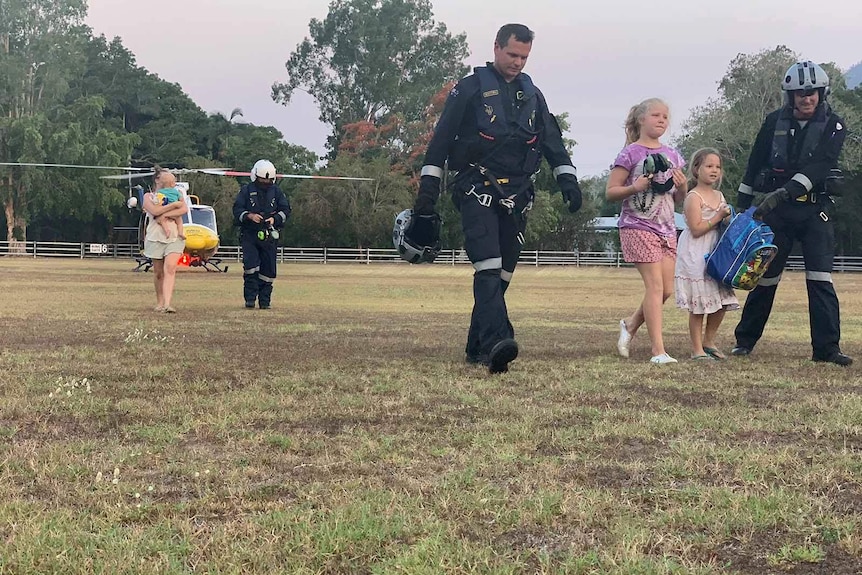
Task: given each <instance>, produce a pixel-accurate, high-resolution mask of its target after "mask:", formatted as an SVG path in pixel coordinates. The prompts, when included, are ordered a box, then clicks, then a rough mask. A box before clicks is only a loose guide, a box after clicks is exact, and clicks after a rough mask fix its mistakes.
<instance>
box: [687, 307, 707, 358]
mask: <svg viewBox="0 0 862 575" xmlns="http://www.w3.org/2000/svg"><path fill="white" fill-rule="evenodd" d="M688 335H689V336H690V337H691V357H700V356H703V355H706V352H705V351H703V344H704V341H703V314H702V313H690V314H688Z"/></svg>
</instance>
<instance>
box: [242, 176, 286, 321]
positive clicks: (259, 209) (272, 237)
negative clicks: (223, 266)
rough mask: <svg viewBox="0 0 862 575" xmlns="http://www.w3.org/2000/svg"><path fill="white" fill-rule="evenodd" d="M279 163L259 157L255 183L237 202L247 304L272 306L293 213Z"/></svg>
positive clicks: (249, 186)
mask: <svg viewBox="0 0 862 575" xmlns="http://www.w3.org/2000/svg"><path fill="white" fill-rule="evenodd" d="M275 177H276V171H275V166H273V165H272V162H270V161H269V160H258V161H257V162H255V164H254V167H253V168H252V169H251V183H249V184H246V185H244V186H243V187H242V189H240V191H239V194H237V196H236V200H235V201H234V203H233V217H234V222H235V223H236V224H237V225H238V226H240V243H241V245H242V268H243V290H242V291H243V297H244V298H245V307H247V308H253V307H254V305H255V302H256V301H257V302H258V303H259V304H260V309H269V306H270V305H271V304H272V282H273V281H275V267H276V260H277V258H278V238H279V234H280V230H281V229H283V228H284V224H285V222H286V221H287V218H288V217H289V216H290V203H289V202H288V201H287V196H285V195H284V192H282V191H281V190H280V189H279V188H278V186H276V185H275Z"/></svg>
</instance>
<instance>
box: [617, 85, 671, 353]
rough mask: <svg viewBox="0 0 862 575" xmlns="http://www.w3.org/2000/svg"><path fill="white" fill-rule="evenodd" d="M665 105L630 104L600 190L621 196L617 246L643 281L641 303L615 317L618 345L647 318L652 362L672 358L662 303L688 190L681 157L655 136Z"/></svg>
mask: <svg viewBox="0 0 862 575" xmlns="http://www.w3.org/2000/svg"><path fill="white" fill-rule="evenodd" d="M669 115H670V114H669V112H668V107H667V104H665V103H664V102H663V101H661V100H659V99H658V98H650V99H649V100H644V101H643V102H641V103H640V104H638V105H636V106H633V107H632V109H631V110H630V111H629V115H628V117H627V118H626V124H625V128H626V147H625V148H623V150H622V152H620V154H619V155H618V156H617V158H616V160H614V165H613V167H612V169H611V173H610V177H609V178H608V186H607V190H606V192H605V195H606V197H607V198H608V200H611V201H622V209H621V210H620V219H619V228H620V246H621V247H622V252H623V257H624V258H625V261H627V262H629V263H633V264H635V267H636V268H637V270H638V272H640V274H641V278H642V279H643V282H644V297H643V301H642V302H641V305H640V306H638V308H637V309H636V310H635V311H634V313H632V314H631V315H630V316H629V317H627V318H625V319H622V320H620V335H619V340H618V341H617V349H618V351H619V353H620V355H622V356H623V357H628V356H629V346H630V344H631V340H632V338H633V337H634V336H635V333H637V330H638V328H639V327H640V326H641V325H643V324H644V323H646V325H647V331H649V337H650V344H651V346H652V357H651V358H650V362H652V363H656V364H666V363H676V360H675V359H674V358H672V357H671V356H670V355H668V354H667V352H666V351H665V349H664V339H663V338H662V333H661V331H662V304H664V302H665V300H667V298H669V297H670V296H671V294H672V293H673V273H674V266H675V264H676V226H675V225H674V204H675V202H680V201H682V199H683V198H684V197H685V194H686V192H687V191H688V184H687V182H686V176H685V173H684V172H683V167H684V166H685V160H684V159H683V158H682V156H681V155H680V153H679V152H678V151H676V150H675V149H673V148H671V147H669V146H666V145H664V144H662V143H661V142H660V141H659V138H661V137H662V136H663V135H664V133H665V131H666V130H667V128H668V123H669Z"/></svg>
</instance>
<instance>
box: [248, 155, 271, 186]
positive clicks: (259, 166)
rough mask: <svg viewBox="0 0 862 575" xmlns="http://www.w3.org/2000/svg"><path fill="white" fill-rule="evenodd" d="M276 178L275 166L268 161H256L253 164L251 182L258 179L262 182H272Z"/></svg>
mask: <svg viewBox="0 0 862 575" xmlns="http://www.w3.org/2000/svg"><path fill="white" fill-rule="evenodd" d="M275 176H276V172H275V166H273V165H272V162H270V161H269V160H258V161H256V162H255V163H254V167H252V169H251V181H252V182H254V181H255V180H257V179H258V178H261V179H264V180H274V179H275Z"/></svg>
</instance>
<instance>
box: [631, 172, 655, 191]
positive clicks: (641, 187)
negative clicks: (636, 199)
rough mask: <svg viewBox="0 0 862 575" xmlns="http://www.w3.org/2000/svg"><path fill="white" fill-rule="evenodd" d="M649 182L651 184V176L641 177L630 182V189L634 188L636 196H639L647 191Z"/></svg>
mask: <svg viewBox="0 0 862 575" xmlns="http://www.w3.org/2000/svg"><path fill="white" fill-rule="evenodd" d="M650 182H652V176H641V177H639V178H637V179H636V180H635V181H633V182H632V188H634V190H635V193H636V194H640V193H641V192H645V191H646V190H647V188H648V187H649V185H650Z"/></svg>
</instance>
